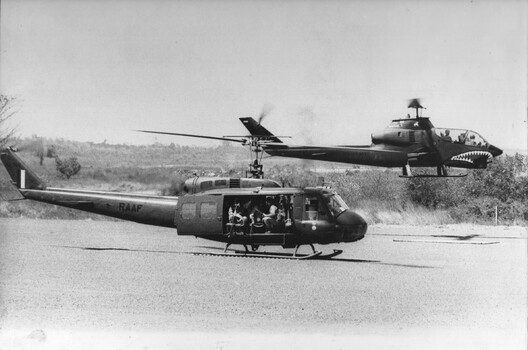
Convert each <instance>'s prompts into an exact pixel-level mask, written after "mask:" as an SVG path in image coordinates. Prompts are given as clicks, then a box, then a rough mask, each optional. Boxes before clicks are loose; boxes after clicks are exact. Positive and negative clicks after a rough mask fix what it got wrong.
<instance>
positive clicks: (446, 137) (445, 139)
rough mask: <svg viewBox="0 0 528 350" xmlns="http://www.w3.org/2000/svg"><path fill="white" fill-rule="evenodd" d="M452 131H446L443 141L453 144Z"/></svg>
mask: <svg viewBox="0 0 528 350" xmlns="http://www.w3.org/2000/svg"><path fill="white" fill-rule="evenodd" d="M449 133H450V131H449V130H446V131H445V135H443V136H442V140H444V141H446V142H453V139H452V138H451V135H449Z"/></svg>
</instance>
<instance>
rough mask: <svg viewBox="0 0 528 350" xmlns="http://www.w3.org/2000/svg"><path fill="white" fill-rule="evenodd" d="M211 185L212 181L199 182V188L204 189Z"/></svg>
mask: <svg viewBox="0 0 528 350" xmlns="http://www.w3.org/2000/svg"><path fill="white" fill-rule="evenodd" d="M212 186H213V181H204V182H202V183H201V184H200V189H202V190H203V189H205V188H209V187H212Z"/></svg>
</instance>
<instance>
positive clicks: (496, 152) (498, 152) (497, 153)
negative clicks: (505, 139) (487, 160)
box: [488, 145, 502, 157]
mask: <svg viewBox="0 0 528 350" xmlns="http://www.w3.org/2000/svg"><path fill="white" fill-rule="evenodd" d="M488 151H489V152H490V153H491V155H493V156H494V157H498V156H500V155H501V154H502V150H501V149H500V148H499V147H495V146H493V145H489V146H488Z"/></svg>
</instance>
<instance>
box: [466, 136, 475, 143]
mask: <svg viewBox="0 0 528 350" xmlns="http://www.w3.org/2000/svg"><path fill="white" fill-rule="evenodd" d="M476 144H477V141H475V135H471V136H470V137H469V139H467V138H466V145H470V146H475V145H476Z"/></svg>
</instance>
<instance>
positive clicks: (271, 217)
mask: <svg viewBox="0 0 528 350" xmlns="http://www.w3.org/2000/svg"><path fill="white" fill-rule="evenodd" d="M266 207H268V208H269V210H268V213H267V214H264V219H263V220H264V224H265V225H266V230H267V231H270V232H271V231H272V230H273V229H274V228H275V227H277V226H278V221H277V213H278V208H277V206H276V205H275V201H274V200H273V197H270V196H268V197H266Z"/></svg>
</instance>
